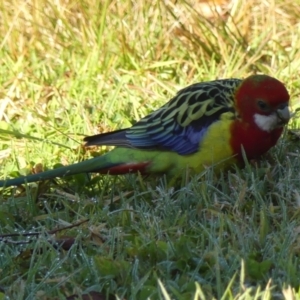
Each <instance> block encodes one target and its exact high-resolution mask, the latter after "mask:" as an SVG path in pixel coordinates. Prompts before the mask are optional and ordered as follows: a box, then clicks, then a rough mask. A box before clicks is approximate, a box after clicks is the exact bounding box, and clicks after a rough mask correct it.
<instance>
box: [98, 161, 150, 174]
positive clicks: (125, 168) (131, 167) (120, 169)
mask: <svg viewBox="0 0 300 300" xmlns="http://www.w3.org/2000/svg"><path fill="white" fill-rule="evenodd" d="M149 164H150V162H149V161H146V162H142V163H131V164H130V163H129V164H122V165H117V166H114V167H111V168H107V169H104V170H101V171H99V173H100V174H109V175H123V174H128V173H137V172H140V173H141V174H147V170H146V169H147V167H148V166H149ZM96 172H97V171H96Z"/></svg>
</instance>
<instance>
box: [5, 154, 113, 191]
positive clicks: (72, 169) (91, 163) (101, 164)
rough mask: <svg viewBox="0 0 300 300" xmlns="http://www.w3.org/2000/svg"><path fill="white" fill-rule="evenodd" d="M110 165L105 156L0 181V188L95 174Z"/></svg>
mask: <svg viewBox="0 0 300 300" xmlns="http://www.w3.org/2000/svg"><path fill="white" fill-rule="evenodd" d="M109 167H110V164H109V162H108V161H107V159H106V155H104V156H99V157H95V158H92V159H88V160H85V161H82V162H79V163H77V164H73V165H70V166H66V167H61V168H57V169H54V170H49V171H45V172H42V173H39V174H33V175H28V176H22V177H18V178H14V179H7V180H0V187H9V186H13V185H21V184H24V183H30V182H35V181H40V180H47V179H53V178H55V177H65V176H69V175H76V174H80V173H89V172H97V170H99V169H106V168H109Z"/></svg>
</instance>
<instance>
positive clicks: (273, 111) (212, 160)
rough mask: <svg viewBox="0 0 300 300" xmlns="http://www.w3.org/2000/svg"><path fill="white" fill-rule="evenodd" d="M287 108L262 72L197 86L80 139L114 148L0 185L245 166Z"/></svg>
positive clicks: (275, 133)
mask: <svg viewBox="0 0 300 300" xmlns="http://www.w3.org/2000/svg"><path fill="white" fill-rule="evenodd" d="M288 105H289V94H288V91H287V90H286V88H285V86H284V85H283V84H282V83H281V82H280V81H278V80H277V79H275V78H272V77H270V76H266V75H253V76H250V77H248V78H246V79H244V80H241V79H223V80H215V81H210V82H203V83H196V84H193V85H191V86H188V87H186V88H184V89H182V90H181V91H179V92H178V93H177V95H176V96H175V97H174V98H172V99H171V100H170V101H169V102H168V103H166V104H165V105H164V106H162V107H161V108H160V109H158V110H156V111H154V112H153V113H151V114H149V115H148V116H146V117H144V118H142V119H141V120H140V121H139V122H137V123H136V124H134V125H133V126H132V127H130V128H126V129H121V130H117V131H113V132H108V133H102V134H97V135H94V136H89V137H86V138H85V139H84V141H85V142H86V145H87V146H91V145H109V146H116V147H115V148H114V149H113V150H112V151H110V152H108V153H106V154H105V155H102V156H99V157H96V158H92V159H89V160H86V161H83V162H79V163H76V164H73V165H70V166H66V167H61V168H58V169H54V170H50V171H46V172H42V173H39V174H34V175H29V176H25V177H19V178H16V179H8V180H3V181H0V186H1V187H4V186H11V185H20V184H22V183H26V182H33V181H38V180H45V179H51V178H55V177H63V176H67V175H74V174H78V173H88V172H98V173H102V174H110V175H117V174H125V173H129V172H140V173H142V174H166V175H167V176H169V177H177V176H178V175H180V174H182V172H183V171H184V170H185V169H186V168H189V169H190V170H191V171H192V172H194V173H199V172H201V171H203V170H204V169H205V168H206V167H208V166H212V165H213V166H214V168H216V169H221V168H222V169H223V168H227V167H228V166H230V165H232V164H234V163H243V161H244V157H243V153H245V155H246V156H247V158H248V159H254V158H257V157H259V156H260V155H262V154H264V153H265V152H267V151H268V150H269V149H270V148H271V147H273V146H274V145H275V144H276V142H277V140H278V139H279V137H280V135H281V133H282V131H283V127H284V125H286V124H287V123H288V121H289V119H290V111H289V108H288Z"/></svg>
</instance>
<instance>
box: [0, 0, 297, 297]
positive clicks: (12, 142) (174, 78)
mask: <svg viewBox="0 0 300 300" xmlns="http://www.w3.org/2000/svg"><path fill="white" fill-rule="evenodd" d="M0 33H1V39H0V75H1V76H0V82H1V85H0V133H1V140H0V159H1V167H0V170H1V172H0V177H1V179H4V178H7V177H18V176H20V175H24V174H30V173H37V172H40V171H42V170H48V169H52V168H55V167H57V166H60V165H68V164H72V163H75V162H78V161H82V160H84V159H88V158H91V157H94V156H97V155H101V154H103V153H105V152H106V151H108V150H109V147H106V148H105V147H101V148H97V147H90V148H85V147H84V146H83V143H82V139H83V137H84V136H86V135H92V134H96V133H98V132H106V131H110V130H115V129H120V128H125V127H128V126H130V125H132V124H134V122H135V121H136V120H139V119H140V118H141V117H143V116H145V115H147V114H148V113H150V112H151V111H153V110H155V109H157V108H158V107H160V106H161V105H163V104H164V103H166V101H167V100H169V99H170V98H171V97H172V96H174V95H175V93H176V91H178V90H180V89H181V88H183V87H185V86H187V85H189V84H192V83H195V82H200V81H207V80H214V79H219V78H244V77H247V76H249V75H251V74H260V73H263V74H268V75H271V76H274V77H276V78H278V79H279V80H281V81H282V82H284V83H285V85H286V87H287V89H288V90H289V93H290V95H291V110H292V111H293V112H295V115H294V116H293V118H292V120H291V121H290V123H289V126H288V128H287V130H286V132H285V134H284V135H283V137H282V138H281V139H280V141H279V143H278V144H277V146H276V147H274V148H273V149H272V150H271V151H270V152H269V155H267V156H266V157H263V158H262V159H261V160H260V161H259V162H257V163H256V164H251V163H249V164H246V167H245V168H242V169H241V168H238V167H235V168H234V169H233V170H230V171H226V172H223V173H221V174H219V175H217V174H215V173H214V172H213V168H211V169H207V170H206V171H205V172H203V173H201V174H198V175H197V176H192V177H189V176H184V179H182V181H181V182H180V183H179V184H178V185H177V186H174V187H170V186H169V185H168V184H167V182H166V179H165V178H164V177H163V176H161V177H157V178H152V177H148V178H144V177H142V176H140V175H133V174H132V175H126V176H119V177H113V176H103V175H97V174H96V175H87V174H80V175H77V176H70V177H66V178H64V179H55V180H51V181H45V182H40V183H33V184H29V185H23V186H20V187H13V188H7V189H2V190H1V191H0V300H2V299H28V300H29V299H68V300H71V299H76V297H77V298H78V299H138V300H140V299H164V300H167V299H284V298H285V299H300V173H299V169H300V159H299V143H300V134H299V131H298V129H299V127H300V124H299V121H298V120H297V113H296V111H297V108H299V106H300V102H299V95H300V79H299V78H300V72H299V69H300V1H299V0H294V1H292V0H285V1H283V0H274V1H271V0H266V1H256V0H232V1H222V0H219V1H217V0H215V1H200V0H198V1H192V0H187V1H184V0H179V1H159V0H153V1H143V0H136V1H130V0H115V1H114V0H112V1H107V0H89V1H87V0H78V1H67V0H41V1H33V0H28V1H19V0H11V1H8V0H2V1H0Z"/></svg>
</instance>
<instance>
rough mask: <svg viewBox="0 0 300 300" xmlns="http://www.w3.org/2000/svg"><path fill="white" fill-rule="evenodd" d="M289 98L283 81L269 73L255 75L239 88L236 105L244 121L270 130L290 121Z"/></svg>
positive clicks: (244, 81)
mask: <svg viewBox="0 0 300 300" xmlns="http://www.w3.org/2000/svg"><path fill="white" fill-rule="evenodd" d="M289 99H290V96H289V93H288V91H287V89H286V88H285V86H284V85H283V83H282V82H280V81H279V80H277V79H275V78H273V77H270V76H267V75H253V76H250V77H248V78H246V79H244V80H243V81H242V83H241V85H240V86H239V88H238V89H237V91H236V94H235V101H236V103H235V105H236V110H237V112H238V114H239V117H240V118H241V119H242V120H243V122H246V123H249V124H253V125H255V126H258V127H259V128H260V129H261V130H265V131H269V132H270V131H272V130H273V129H275V128H278V127H283V126H284V125H285V124H286V123H287V122H288V121H289V119H290V113H289V109H288V103H289Z"/></svg>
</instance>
